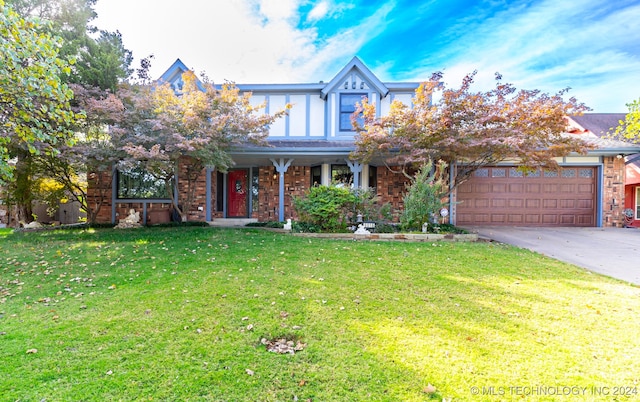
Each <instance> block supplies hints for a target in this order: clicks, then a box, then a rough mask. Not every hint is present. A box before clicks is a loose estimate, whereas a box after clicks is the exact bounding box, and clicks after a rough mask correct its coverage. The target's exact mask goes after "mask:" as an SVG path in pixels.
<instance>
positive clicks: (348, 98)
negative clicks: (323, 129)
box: [340, 93, 367, 131]
mask: <svg viewBox="0 0 640 402" xmlns="http://www.w3.org/2000/svg"><path fill="white" fill-rule="evenodd" d="M366 96H367V94H364V93H359V94H340V131H353V126H352V125H351V115H352V114H353V113H354V112H355V111H356V103H358V102H362V98H365V97H366ZM358 122H359V123H360V124H362V123H363V121H362V117H359V118H358Z"/></svg>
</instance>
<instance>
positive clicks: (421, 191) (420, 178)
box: [400, 161, 448, 230]
mask: <svg viewBox="0 0 640 402" xmlns="http://www.w3.org/2000/svg"><path fill="white" fill-rule="evenodd" d="M445 171H446V163H444V162H441V163H440V164H438V165H437V166H436V167H435V168H434V166H433V163H432V162H430V161H429V162H427V164H425V165H424V166H422V167H421V168H420V169H419V170H418V171H417V172H416V174H415V175H414V176H413V178H412V179H411V182H410V183H409V184H408V186H407V192H406V194H405V196H404V198H403V201H404V211H403V213H402V215H401V217H400V223H401V224H402V226H403V227H404V228H406V229H408V230H417V229H420V228H422V225H423V224H424V223H433V220H434V216H438V215H437V214H438V212H439V211H440V209H441V208H442V207H443V206H444V202H443V199H444V197H446V195H447V192H448V191H447V190H448V188H447V181H446V179H445V177H444V176H445Z"/></svg>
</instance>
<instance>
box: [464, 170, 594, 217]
mask: <svg viewBox="0 0 640 402" xmlns="http://www.w3.org/2000/svg"><path fill="white" fill-rule="evenodd" d="M457 201H458V204H457V205H456V224H457V225H458V226H464V225H513V226H596V168H595V167H589V166H587V167H582V166H580V167H563V168H561V170H560V171H544V170H542V171H541V170H538V171H536V172H535V173H533V174H523V173H522V172H520V171H518V170H517V169H516V168H515V167H509V166H499V167H488V168H482V169H479V170H477V171H476V172H475V174H474V176H473V177H472V178H471V179H470V180H468V181H467V182H465V183H463V184H462V185H460V187H458V191H457Z"/></svg>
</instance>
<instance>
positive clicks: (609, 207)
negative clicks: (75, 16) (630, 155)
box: [602, 156, 625, 227]
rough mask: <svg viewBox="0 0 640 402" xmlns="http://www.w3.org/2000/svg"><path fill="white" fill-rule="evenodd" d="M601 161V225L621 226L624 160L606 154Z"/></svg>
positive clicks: (622, 224)
mask: <svg viewBox="0 0 640 402" xmlns="http://www.w3.org/2000/svg"><path fill="white" fill-rule="evenodd" d="M603 161H604V169H603V173H604V185H603V192H604V193H603V203H604V204H603V207H602V209H603V214H602V226H605V227H606V226H613V227H623V226H624V217H623V215H622V212H623V211H624V205H625V203H624V196H625V192H624V175H625V161H624V158H617V157H615V156H606V157H604V158H603Z"/></svg>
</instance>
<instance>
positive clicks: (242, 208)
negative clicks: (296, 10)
mask: <svg viewBox="0 0 640 402" xmlns="http://www.w3.org/2000/svg"><path fill="white" fill-rule="evenodd" d="M187 70H188V68H187V67H186V66H185V65H184V63H182V62H181V61H180V60H176V62H175V63H174V64H173V65H172V66H171V67H170V68H169V69H168V70H167V71H166V72H165V73H164V74H163V75H162V76H161V77H160V81H161V82H167V83H170V84H171V85H172V86H174V87H175V88H179V86H180V84H181V79H182V73H183V72H185V71H187ZM418 86H419V83H418V82H382V81H380V80H379V79H378V78H377V77H376V76H375V74H373V73H372V72H371V70H369V69H368V68H367V67H366V66H365V65H364V64H363V63H362V61H360V60H359V59H358V58H357V57H354V58H353V59H352V60H351V61H350V62H349V63H348V64H347V65H345V66H344V68H342V69H341V70H340V71H339V72H338V73H337V74H336V75H335V76H334V77H333V78H332V79H331V80H329V81H326V82H324V81H319V82H315V83H307V84H253V85H249V84H237V87H238V88H239V89H240V90H241V91H242V92H251V93H252V94H253V96H252V99H253V101H254V102H256V103H261V102H265V101H266V105H267V110H266V112H267V113H269V110H279V109H282V108H283V107H284V106H285V105H286V104H292V105H293V107H292V108H291V109H290V111H289V113H288V115H287V116H286V117H284V118H282V119H280V120H278V121H276V122H275V124H273V125H272V126H271V128H270V132H269V138H268V141H269V143H270V145H271V146H270V147H257V146H250V147H246V148H243V149H235V150H233V151H232V152H231V155H232V157H233V160H234V162H235V166H234V167H233V168H232V169H230V170H229V171H228V172H226V173H223V172H219V171H216V170H215V169H214V168H211V169H207V171H206V174H205V175H203V178H202V180H201V182H200V183H198V184H197V189H198V190H197V194H196V200H195V203H194V207H193V209H192V210H191V211H189V220H199V221H220V220H225V219H253V220H259V221H283V220H285V219H287V218H295V211H294V210H293V208H292V197H293V196H302V195H303V194H304V193H305V191H306V190H307V189H309V188H310V187H311V186H313V185H329V184H331V183H335V182H340V181H342V182H348V183H349V184H350V185H353V186H355V187H368V188H374V189H375V191H376V192H377V194H378V196H379V198H380V201H381V202H383V203H385V202H389V203H391V205H392V207H393V208H394V209H396V210H400V209H401V208H402V197H403V194H404V192H405V184H406V182H407V179H406V178H405V177H404V176H403V175H402V174H399V173H394V172H392V171H391V170H389V169H388V168H387V167H386V166H385V165H384V163H383V161H382V160H380V161H373V162H371V163H370V164H362V163H359V162H357V161H355V160H352V159H350V153H351V151H353V149H354V135H355V132H354V131H353V129H352V126H351V115H352V114H353V112H354V110H355V103H356V102H358V101H360V100H361V99H362V98H363V97H367V98H368V99H369V101H370V102H372V103H374V104H375V105H376V111H377V113H378V114H379V115H384V114H386V113H387V112H388V111H389V108H390V105H391V102H393V101H394V100H396V99H398V100H400V101H402V102H403V103H406V104H407V105H410V104H411V99H412V96H413V95H414V92H415V89H416V88H417V87H418ZM573 135H581V136H582V137H583V138H585V139H586V140H588V141H595V142H596V143H598V145H602V148H600V149H598V150H596V151H592V152H590V153H589V154H588V155H586V156H581V155H575V156H569V157H566V158H562V160H559V161H558V162H559V163H560V165H561V166H562V169H561V170H560V171H553V172H551V171H540V172H537V173H536V174H530V175H522V173H521V172H520V171H518V170H517V169H516V167H517V166H516V165H515V163H505V164H502V165H499V166H494V167H488V168H484V169H480V170H478V171H477V172H476V173H475V175H474V177H472V178H471V179H470V180H469V181H468V182H467V183H465V184H464V185H462V186H461V187H459V188H458V189H457V191H456V192H455V193H454V194H453V196H452V198H451V202H450V205H449V210H450V214H449V219H450V222H451V223H453V224H457V225H461V226H463V225H479V224H492V225H518V226H521V225H534V226H541V225H545V226H549V225H558V226H603V225H604V226H622V222H623V217H622V210H623V208H622V206H624V202H623V197H624V158H623V157H624V156H625V155H628V154H632V153H637V152H640V148H639V147H637V146H631V145H629V144H625V143H619V142H606V143H605V142H602V141H601V139H599V138H597V137H595V136H594V138H590V137H588V136H587V135H584V133H574V134H573ZM599 142H600V143H599ZM453 168H455V167H453ZM113 174H115V175H116V176H115V177H114V178H115V179H114V180H113V181H112V186H113V187H112V189H109V190H110V191H109V194H111V199H110V200H105V203H104V207H103V208H102V210H101V213H100V215H99V221H102V222H113V223H115V222H117V220H118V219H119V218H122V217H125V216H126V215H127V211H129V209H131V208H133V209H136V210H138V211H140V212H141V216H142V217H143V219H144V220H145V221H148V220H147V219H149V220H150V221H151V222H156V221H157V220H156V218H154V216H155V213H156V212H158V211H159V210H160V211H167V208H168V205H169V204H170V200H168V199H166V198H163V197H157V196H154V195H153V194H154V193H153V191H151V192H136V191H130V190H132V189H131V188H128V187H130V186H132V185H133V186H135V185H138V184H139V182H138V184H136V182H135V180H134V181H131V180H128V178H126V177H124V176H123V177H120V176H119V175H118V172H116V171H114V173H113ZM177 187H178V188H177V191H181V189H180V178H179V176H178V186H177ZM103 190H104V189H103ZM92 194H93V195H94V196H95V194H97V192H95V191H94V192H90V196H91V195H92ZM132 194H148V195H144V196H142V195H137V196H133V197H132ZM167 217H168V215H165V218H163V219H168V218H167Z"/></svg>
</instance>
